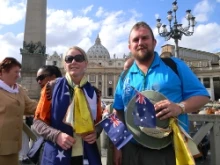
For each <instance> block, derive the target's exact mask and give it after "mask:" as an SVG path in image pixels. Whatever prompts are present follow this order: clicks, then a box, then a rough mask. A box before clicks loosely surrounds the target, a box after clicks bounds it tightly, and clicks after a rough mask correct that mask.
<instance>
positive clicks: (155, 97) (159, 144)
mask: <svg viewBox="0 0 220 165" xmlns="http://www.w3.org/2000/svg"><path fill="white" fill-rule="evenodd" d="M141 93H142V94H143V95H144V96H146V97H147V98H148V99H149V100H150V101H151V102H152V103H153V104H155V103H156V102H158V101H161V100H165V99H167V98H166V97H165V96H164V95H162V94H161V93H159V92H155V91H150V90H148V91H142V92H141ZM135 100H136V99H135V96H134V97H133V98H132V99H131V100H130V102H129V103H128V106H127V110H126V112H125V122H126V125H127V127H128V129H129V130H130V131H131V133H132V134H133V137H134V139H135V140H136V141H137V142H138V143H140V144H141V145H143V146H144V147H147V148H151V149H162V148H164V147H166V146H168V145H169V144H170V143H171V136H170V135H169V136H167V137H164V138H162V139H159V138H155V137H152V136H148V135H146V134H145V133H143V132H142V131H141V129H140V128H139V127H138V126H136V125H135V124H134V119H133V115H132V112H133V110H134V107H135ZM156 125H157V126H158V127H160V128H167V127H168V126H169V119H166V120H159V119H156Z"/></svg>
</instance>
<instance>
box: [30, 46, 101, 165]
mask: <svg viewBox="0 0 220 165" xmlns="http://www.w3.org/2000/svg"><path fill="white" fill-rule="evenodd" d="M87 65H88V60H87V56H86V53H85V51H84V50H83V49H81V48H80V47H77V46H73V47H71V48H69V49H68V50H67V52H66V53H65V55H64V69H65V71H66V74H65V77H63V78H58V79H56V80H54V81H50V82H49V83H47V84H46V88H45V89H44V88H43V89H42V93H41V98H40V101H39V103H38V106H37V110H36V113H35V119H34V123H33V129H34V130H35V131H36V132H37V133H38V134H39V135H41V136H43V137H44V139H46V142H45V145H44V151H43V155H42V160H41V164H47V165H55V164H56V165H63V164H65V165H75V164H77V165H82V164H83V163H86V162H89V165H100V164H101V157H100V153H99V150H98V147H97V144H96V139H97V137H98V134H100V132H99V130H98V128H96V127H95V123H98V122H99V121H101V117H102V108H101V94H100V93H101V92H100V91H99V90H98V89H96V88H95V87H93V86H92V85H91V84H90V83H89V82H88V80H87V76H86V75H85V72H86V68H87ZM48 91H50V92H48ZM69 113H70V114H72V115H68V114H69ZM73 113H74V115H73ZM69 116H70V117H72V118H73V119H72V118H71V119H70V121H67V120H68V118H69ZM71 121H72V122H73V123H71ZM100 130H101V129H100Z"/></svg>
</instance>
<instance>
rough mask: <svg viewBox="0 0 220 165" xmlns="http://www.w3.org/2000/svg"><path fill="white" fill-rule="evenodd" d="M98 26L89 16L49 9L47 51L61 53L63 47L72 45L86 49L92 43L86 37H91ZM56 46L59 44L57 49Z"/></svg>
mask: <svg viewBox="0 0 220 165" xmlns="http://www.w3.org/2000/svg"><path fill="white" fill-rule="evenodd" d="M57 20H59V21H57ZM98 28H99V23H96V22H94V21H93V20H92V19H91V18H89V17H86V16H76V17H74V16H73V13H72V11H70V10H67V11H64V10H50V12H49V13H48V17H47V53H49V54H51V53H52V52H54V51H57V52H58V54H59V53H63V51H64V50H63V49H64V48H67V47H70V46H73V45H78V46H81V47H82V48H84V49H85V50H87V49H88V46H91V45H92V42H91V41H88V38H91V36H92V33H93V31H94V30H97V29H98ZM85 38H87V40H85ZM84 44H85V45H84ZM56 46H59V48H58V49H59V50H57V48H56ZM61 50H62V52H60V51H61Z"/></svg>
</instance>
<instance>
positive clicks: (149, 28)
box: [128, 21, 155, 43]
mask: <svg viewBox="0 0 220 165" xmlns="http://www.w3.org/2000/svg"><path fill="white" fill-rule="evenodd" d="M140 27H144V28H147V29H148V30H149V31H150V33H151V35H152V39H153V40H155V37H154V33H153V31H152V29H151V27H150V26H149V25H148V24H147V23H146V22H144V21H140V22H137V23H136V24H135V25H134V26H133V27H132V28H131V31H130V34H129V38H128V43H130V35H131V32H132V31H133V30H134V29H139V28H140Z"/></svg>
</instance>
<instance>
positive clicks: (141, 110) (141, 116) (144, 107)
mask: <svg viewBox="0 0 220 165" xmlns="http://www.w3.org/2000/svg"><path fill="white" fill-rule="evenodd" d="M135 91H136V95H135V97H136V100H135V107H134V111H133V116H134V124H135V125H136V126H140V127H147V128H155V127H156V112H155V108H154V105H153V104H152V103H151V102H150V100H149V99H148V98H147V97H145V96H144V95H143V94H142V93H140V92H138V91H137V90H135Z"/></svg>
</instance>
